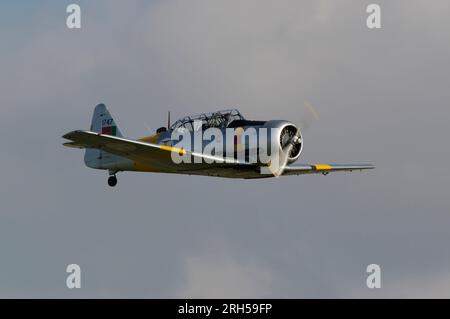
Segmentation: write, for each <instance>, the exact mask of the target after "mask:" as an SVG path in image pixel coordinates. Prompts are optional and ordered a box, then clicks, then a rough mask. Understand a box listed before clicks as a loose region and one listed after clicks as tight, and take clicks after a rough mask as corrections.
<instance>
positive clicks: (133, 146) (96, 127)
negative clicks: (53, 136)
mask: <svg viewBox="0 0 450 319" xmlns="http://www.w3.org/2000/svg"><path fill="white" fill-rule="evenodd" d="M207 129H214V130H215V132H219V133H220V132H222V133H224V135H223V136H225V135H226V134H225V131H226V130H228V131H230V129H231V130H232V131H233V132H239V133H235V135H234V136H233V137H232V138H231V139H228V138H225V137H223V138H222V140H221V141H220V142H221V143H220V144H219V145H220V148H222V147H223V149H224V150H225V151H224V152H220V151H218V150H216V151H215V152H212V153H211V154H205V153H204V152H203V151H204V150H205V149H206V146H207V144H208V143H210V142H211V140H212V139H211V140H206V139H205V138H202V140H201V142H200V143H201V145H200V148H198V146H192V147H179V145H180V144H179V142H180V139H179V138H178V139H174V138H173V137H174V135H176V134H175V133H178V137H179V136H180V133H183V134H185V133H186V132H187V133H191V134H192V136H193V135H195V134H194V133H195V132H196V131H199V130H207ZM251 129H252V130H251ZM247 131H248V132H250V131H251V132H252V133H251V134H247V135H248V136H247V137H245V135H246V133H245V132H247ZM260 132H268V133H267V134H266V135H267V137H266V138H263V136H262V133H260ZM252 134H253V135H255V136H256V140H257V142H258V143H259V144H258V143H256V144H251V143H250V142H249V140H250V138H249V136H251V135H252ZM63 138H65V139H68V140H70V141H71V142H68V143H64V144H63V145H64V146H67V147H74V148H81V149H85V150H86V151H85V155H84V162H85V164H86V166H88V167H91V168H95V169H102V170H107V171H108V172H109V178H108V185H109V186H111V187H114V186H115V185H116V184H117V178H116V173H118V172H122V171H138V172H153V173H157V172H159V173H175V174H189V175H204V176H217V177H228V178H245V179H250V178H266V177H274V176H275V177H277V176H281V175H301V174H316V173H320V174H324V175H327V174H328V173H330V172H337V171H350V172H351V171H354V170H365V169H372V168H374V166H373V165H370V164H357V165H355V164H345V165H343V164H292V163H293V162H295V161H296V160H297V159H298V158H299V157H300V154H301V152H302V149H303V137H302V135H301V132H300V130H299V129H298V128H297V127H296V126H295V125H294V124H293V123H291V122H289V121H283V120H270V121H254V120H246V119H245V118H244V117H243V116H242V114H241V113H240V112H239V111H238V110H237V109H231V110H223V111H216V112H212V113H205V114H199V115H194V116H186V117H184V118H181V119H179V120H178V121H176V122H175V123H173V124H172V125H170V113H169V123H168V125H167V127H161V128H159V129H158V130H157V131H156V134H153V135H151V136H148V137H144V138H141V139H138V140H131V139H127V138H124V137H123V136H122V133H121V131H120V130H119V127H118V126H117V124H116V122H115V121H114V119H113V118H112V116H111V114H110V113H109V111H108V110H107V108H106V106H105V105H104V104H99V105H97V106H96V107H95V110H94V114H93V117H92V124H91V128H90V130H88V131H85V130H77V131H72V132H70V133H67V134H65V135H64V136H63ZM215 139H216V140H220V139H221V138H219V137H217V136H216V137H215ZM192 141H193V143H192V144H195V141H194V140H192ZM261 141H263V143H262V145H261ZM230 144H232V145H230ZM189 145H191V144H190V143H189ZM230 146H231V148H232V149H233V150H234V152H233V153H232V154H231V155H229V154H228V153H227V152H226V149H228V148H229V147H230ZM274 147H275V149H277V150H276V152H269V151H268V150H269V149H273V148H274ZM236 149H240V150H244V153H245V156H244V157H243V158H242V157H238V156H237V155H236ZM263 150H264V151H265V152H266V154H267V156H268V159H269V160H264V161H263V160H262V156H261V152H262V151H263ZM251 151H253V152H251ZM250 153H251V154H253V155H250ZM218 154H220V155H218ZM222 154H226V155H222ZM255 154H256V155H255ZM274 154H277V155H278V157H277V160H278V159H279V163H280V165H273V162H274V159H275V157H274ZM174 155H177V156H182V157H184V158H185V159H186V158H188V159H189V161H182V162H177V161H174Z"/></svg>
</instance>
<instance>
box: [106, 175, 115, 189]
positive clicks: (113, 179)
mask: <svg viewBox="0 0 450 319" xmlns="http://www.w3.org/2000/svg"><path fill="white" fill-rule="evenodd" d="M108 185H109V186H111V187H114V186H116V185H117V177H116V176H115V175H113V176H110V177H109V178H108Z"/></svg>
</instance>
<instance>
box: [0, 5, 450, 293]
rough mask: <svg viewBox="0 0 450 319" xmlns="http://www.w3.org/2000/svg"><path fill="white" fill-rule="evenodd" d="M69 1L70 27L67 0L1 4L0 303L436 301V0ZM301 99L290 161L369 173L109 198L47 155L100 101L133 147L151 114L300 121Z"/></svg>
mask: <svg viewBox="0 0 450 319" xmlns="http://www.w3.org/2000/svg"><path fill="white" fill-rule="evenodd" d="M73 2H76V3H78V4H79V5H80V6H81V9H82V28H81V30H69V29H67V27H66V17H67V14H66V6H67V5H68V4H69V3H70V2H69V1H56V0H55V1H20V2H19V1H2V2H1V4H0V40H1V41H0V70H1V71H0V145H2V151H1V156H0V178H1V182H0V297H27V298H28V297H43V298H47V297H63V298H72V297H74V298H78V297H88V298H90V297H136V298H148V297H150V298H152V297H181V298H185V297H253V298H258V297H290V298H300V297H325V298H333V297H337V298H341V297H369V298H370V297H447V298H448V297H450V249H449V245H448V243H449V242H450V199H449V187H448V185H449V181H450V166H449V165H448V163H449V161H450V149H449V147H448V144H449V143H448V136H449V124H448V122H449V120H450V105H449V100H450V89H449V88H450V86H449V84H450V42H449V40H448V39H449V33H450V20H449V16H450V2H449V1H448V0H433V5H430V3H429V1H425V0H420V1H419V0H410V1H406V0H402V1H401V0H395V1H392V0H389V1H384V0H376V1H361V0H352V1H350V0H346V1H342V0H341V1H335V0H321V1H318V0H309V1H298V0H292V1H261V0H252V1H250V0H244V1H242V0H239V1H237V0H236V1H234V0H233V1H196V0H191V1H184V0H179V1H119V0H117V1H116V0H108V1H106V0H104V1H100V0H98V1H81V0H79V1H73ZM371 2H375V3H378V4H380V5H381V9H382V29H379V30H369V29H368V28H367V27H366V24H365V23H366V18H367V13H366V7H367V5H368V4H369V3H371ZM305 101H307V102H308V103H310V104H311V105H313V106H314V108H315V109H316V110H317V112H318V113H319V115H320V117H319V119H318V120H314V121H312V123H310V124H309V127H308V129H307V130H306V131H305V132H304V133H303V135H304V140H305V147H304V151H303V155H302V157H301V158H300V160H299V161H300V162H302V163H310V162H325V163H366V162H368V163H373V164H375V165H376V166H377V169H376V170H374V171H367V172H362V173H359V172H355V173H337V174H329V175H328V176H326V177H324V176H321V175H320V176H300V177H297V176H290V177H280V178H277V179H267V180H250V181H246V180H229V179H220V178H208V177H195V176H177V175H163V174H147V173H121V174H119V175H118V178H119V183H118V186H117V187H116V188H114V189H111V188H109V187H108V186H107V184H106V179H107V173H106V172H104V171H96V170H92V169H89V168H87V167H85V166H84V164H83V152H82V151H79V150H72V149H66V148H64V147H63V146H62V145H61V144H62V143H63V142H64V140H63V139H62V138H61V136H62V135H63V134H64V133H66V132H68V131H71V130H73V129H87V128H89V125H90V118H91V114H92V111H93V108H94V106H95V105H96V104H98V103H105V104H106V105H107V107H108V108H109V109H110V111H111V113H112V114H113V116H114V118H115V119H116V122H117V123H118V125H119V126H120V129H121V130H122V132H123V133H124V135H126V136H128V137H131V138H138V137H142V136H145V135H149V134H151V133H153V132H154V130H155V129H156V128H158V127H160V126H162V125H164V124H165V123H166V116H167V111H168V110H170V111H171V112H172V115H173V117H182V116H184V115H187V114H190V113H198V112H204V111H213V110H216V109H221V108H231V107H238V108H239V109H240V110H241V112H242V113H243V114H244V115H245V116H246V117H247V118H250V119H288V120H291V121H293V122H295V123H303V121H304V120H305V119H306V118H308V116H310V114H308V111H307V109H305V106H304V105H305ZM71 263H76V264H79V265H80V266H81V270H82V288H81V289H73V290H69V289H67V287H66V275H67V274H66V272H65V270H66V266H67V265H68V264H71ZM372 263H376V264H379V265H380V266H381V269H382V288H381V289H377V290H370V289H368V288H367V287H366V275H367V274H366V272H365V270H366V266H367V265H369V264H372Z"/></svg>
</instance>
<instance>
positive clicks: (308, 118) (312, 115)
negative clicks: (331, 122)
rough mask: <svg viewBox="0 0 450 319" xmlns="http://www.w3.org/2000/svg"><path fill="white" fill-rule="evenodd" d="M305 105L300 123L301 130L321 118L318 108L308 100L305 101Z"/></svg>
mask: <svg viewBox="0 0 450 319" xmlns="http://www.w3.org/2000/svg"><path fill="white" fill-rule="evenodd" d="M303 105H304V106H305V108H304V111H303V112H302V113H303V114H301V120H300V121H299V122H298V123H299V125H300V128H301V130H302V131H305V130H307V129H308V128H309V127H310V126H311V124H312V122H314V121H317V120H318V119H319V113H317V110H316V109H315V108H314V107H313V106H312V105H311V104H310V103H309V102H308V101H304V102H303Z"/></svg>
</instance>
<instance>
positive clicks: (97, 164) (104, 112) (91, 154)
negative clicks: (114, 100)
mask: <svg viewBox="0 0 450 319" xmlns="http://www.w3.org/2000/svg"><path fill="white" fill-rule="evenodd" d="M90 131H92V132H96V133H101V134H108V135H113V136H117V137H122V133H121V132H120V130H119V127H118V126H117V124H116V122H115V121H114V119H113V118H112V116H111V114H110V113H109V111H108V109H107V108H106V106H105V104H99V105H97V106H96V107H95V109H94V114H93V115H92V122H91V128H90ZM124 160H125V159H123V158H121V157H119V156H116V155H113V154H110V153H107V152H104V151H102V150H99V149H86V152H85V154H84V163H85V164H86V166H88V167H91V168H97V169H110V170H115V169H118V165H119V164H120V163H122V162H123V161H124Z"/></svg>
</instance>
